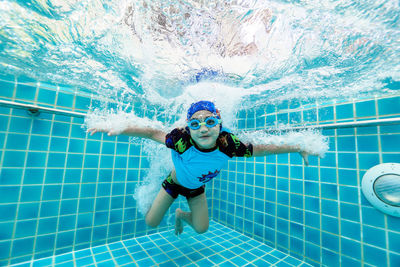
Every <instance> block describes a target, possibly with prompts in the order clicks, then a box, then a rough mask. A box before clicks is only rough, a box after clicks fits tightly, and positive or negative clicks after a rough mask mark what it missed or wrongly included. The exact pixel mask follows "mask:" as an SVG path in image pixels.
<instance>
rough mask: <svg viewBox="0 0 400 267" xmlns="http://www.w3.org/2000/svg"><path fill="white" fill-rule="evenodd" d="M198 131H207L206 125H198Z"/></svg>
mask: <svg viewBox="0 0 400 267" xmlns="http://www.w3.org/2000/svg"><path fill="white" fill-rule="evenodd" d="M200 132H202V133H204V132H208V127H207V126H205V125H204V124H203V125H201V126H200Z"/></svg>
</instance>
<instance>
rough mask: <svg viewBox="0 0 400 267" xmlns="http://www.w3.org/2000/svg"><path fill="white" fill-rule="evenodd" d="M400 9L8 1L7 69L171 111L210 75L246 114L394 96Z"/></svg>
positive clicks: (374, 4) (378, 5) (3, 55)
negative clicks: (258, 108) (277, 106)
mask: <svg viewBox="0 0 400 267" xmlns="http://www.w3.org/2000/svg"><path fill="white" fill-rule="evenodd" d="M399 9H400V8H399V4H398V2H397V1H324V2H320V1H256V0H251V1H224V2H220V1H206V2H204V3H202V2H197V1H185V2H178V1H126V0H125V1H106V0H101V1H94V0H93V1H83V2H77V1H62V0H61V1H49V0H48V1H9V0H6V1H2V7H1V9H0V12H1V13H0V14H1V18H2V19H1V21H0V23H1V28H2V31H1V35H0V36H1V38H0V42H1V43H0V45H1V48H2V49H1V51H0V62H2V64H1V66H0V68H1V70H2V72H5V73H8V74H12V75H28V76H30V77H34V78H36V79H37V80H41V81H43V82H53V83H57V84H62V85H64V87H65V88H66V89H67V88H69V89H71V88H75V87H76V88H77V90H78V91H80V92H90V93H91V92H94V93H95V94H98V95H102V96H105V97H107V98H112V99H113V100H117V102H118V103H120V104H121V103H125V104H127V103H131V104H132V103H135V104H136V105H143V106H146V107H153V106H156V107H159V106H160V105H161V106H162V107H163V108H166V109H169V108H174V109H176V106H183V105H184V104H185V103H186V102H187V101H188V98H189V99H190V97H188V96H187V95H188V94H190V92H189V91H190V88H188V87H187V86H188V85H190V84H193V81H199V80H203V81H204V80H207V79H208V80H212V81H217V82H219V83H221V82H222V83H223V84H226V85H229V86H233V87H238V88H240V91H241V95H238V96H236V98H239V99H241V101H240V102H241V105H242V106H243V107H245V108H246V107H251V106H254V105H263V104H266V103H276V102H277V101H283V100H291V99H297V100H299V99H301V100H305V101H307V100H309V99H320V98H325V99H326V98H328V99H329V98H337V97H340V98H343V97H345V98H346V97H357V96H360V95H365V94H367V95H373V94H385V93H390V92H393V90H397V89H398V87H399V82H400V79H399V71H400V70H399V66H398V57H399V53H400V51H399V47H400V46H399V39H400V38H399V35H400V33H399V28H398V24H399V13H400V12H399V11H400V10H399ZM228 91H229V90H228ZM232 91H234V90H233V89H232ZM210 94H211V95H206V96H205V97H213V93H210ZM234 94H237V93H234ZM180 96H186V97H180Z"/></svg>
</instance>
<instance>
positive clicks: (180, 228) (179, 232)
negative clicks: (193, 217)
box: [175, 208, 183, 236]
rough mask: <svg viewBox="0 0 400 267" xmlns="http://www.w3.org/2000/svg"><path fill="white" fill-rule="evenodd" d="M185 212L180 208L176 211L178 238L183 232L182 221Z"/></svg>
mask: <svg viewBox="0 0 400 267" xmlns="http://www.w3.org/2000/svg"><path fill="white" fill-rule="evenodd" d="M182 213H183V211H182V210H181V209H180V208H177V209H176V210H175V235H176V236H178V235H180V234H182V232H183V222H182V219H181V215H182Z"/></svg>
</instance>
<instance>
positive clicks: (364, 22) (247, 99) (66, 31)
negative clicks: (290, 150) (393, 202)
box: [0, 0, 400, 266]
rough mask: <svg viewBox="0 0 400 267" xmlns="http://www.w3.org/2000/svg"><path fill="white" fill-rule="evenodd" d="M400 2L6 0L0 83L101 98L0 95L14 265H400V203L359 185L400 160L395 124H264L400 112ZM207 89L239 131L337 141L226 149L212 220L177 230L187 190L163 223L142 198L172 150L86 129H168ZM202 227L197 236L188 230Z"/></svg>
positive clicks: (16, 89) (8, 241)
mask: <svg viewBox="0 0 400 267" xmlns="http://www.w3.org/2000/svg"><path fill="white" fill-rule="evenodd" d="M399 9H400V8H399V4H398V2H397V1H359V2H356V1H324V2H322V3H321V2H320V1H224V2H223V4H222V2H220V1H207V4H204V3H198V2H196V1H186V2H176V1H170V2H166V1H140V2H138V1H104V0H103V1H101V0H100V1H9V0H4V1H2V2H1V4H0V48H1V49H0V92H1V93H0V100H8V101H16V102H23V103H29V104H36V105H40V106H46V107H54V108H57V109H62V110H67V111H68V110H72V111H78V112H82V113H85V114H86V113H87V114H88V115H87V116H86V120H85V119H84V118H82V117H70V116H62V115H54V114H47V113H43V112H42V113H40V114H39V115H38V116H37V117H32V116H31V115H29V114H28V113H27V112H26V111H25V110H19V109H13V108H9V107H4V106H0V166H1V172H0V196H1V198H0V214H1V215H0V266H7V265H10V264H17V263H21V262H28V263H24V265H25V266H31V265H32V266H43V265H44V266H48V265H51V264H60V266H61V265H63V266H69V265H71V266H73V264H74V263H76V264H77V265H78V266H93V265H94V266H109V265H107V264H111V266H112V264H114V265H126V266H131V265H132V266H136V264H138V265H139V266H149V264H150V265H157V264H160V265H161V264H166V265H168V264H170V265H174V264H175V265H178V266H180V265H185V266H186V265H187V266H193V265H194V266H203V265H204V264H215V265H224V264H225V265H226V266H231V265H232V264H233V265H235V264H236V265H237V266H243V264H250V266H252V264H253V265H255V266H264V265H263V264H265V263H264V261H265V262H267V263H269V264H272V265H273V264H276V265H277V266H281V265H282V266H300V265H301V264H311V265H313V266H349V265H351V266H398V265H399V264H400V254H399V251H398V247H399V246H400V245H399V244H400V229H399V225H400V222H399V218H397V217H393V216H389V215H386V214H383V213H381V212H380V211H378V210H376V209H374V208H373V207H372V206H371V205H370V204H369V202H368V201H367V200H366V199H365V198H364V196H363V195H362V192H361V188H360V185H361V181H362V178H363V175H364V173H365V172H366V171H367V170H368V169H369V168H371V167H373V166H375V165H377V164H379V163H388V162H395V163H399V162H400V157H399V155H400V147H399V145H398V144H399V143H400V142H399V140H400V129H399V127H398V126H397V125H392V126H373V127H365V128H349V129H333V130H323V131H319V132H317V135H316V136H317V137H316V138H314V137H313V135H310V134H308V135H305V136H301V135H300V136H296V134H297V133H291V134H292V135H291V136H290V133H289V136H284V135H282V136H278V137H273V136H269V135H266V133H267V131H265V130H270V129H274V130H275V129H277V128H278V129H288V128H289V129H290V128H291V127H293V126H300V125H304V124H311V125H312V124H329V123H341V122H348V121H352V122H357V121H363V120H373V119H382V118H393V117H396V118H397V117H399V116H400V109H399V108H400V96H399V93H398V89H399V81H400V80H399V66H398V58H399V47H400V46H399V40H400V38H399V28H398V24H399V14H400V13H399ZM199 98H202V99H204V98H206V99H211V100H214V101H215V102H216V103H217V106H218V107H219V108H220V109H221V113H222V116H223V119H224V125H226V126H229V127H230V128H231V129H232V130H233V131H235V132H238V133H240V134H241V136H242V137H243V138H248V139H249V140H253V141H257V139H258V141H260V140H261V141H268V142H299V140H301V141H302V143H301V144H303V145H305V146H307V147H308V148H310V147H311V148H312V149H316V150H317V151H318V152H320V153H321V155H322V154H324V157H323V158H318V157H312V158H310V166H308V167H307V166H305V165H304V164H303V162H302V161H301V158H300V156H299V155H297V154H289V155H286V154H284V155H278V156H268V157H263V158H251V159H233V160H231V161H229V164H228V166H227V168H226V169H225V170H224V171H222V172H221V174H220V177H218V179H216V180H215V181H214V182H213V183H212V184H210V185H209V186H208V187H207V191H206V193H207V198H208V206H209V214H210V218H211V221H212V228H211V229H210V232H209V233H207V234H206V235H204V236H202V235H200V236H193V233H191V232H189V233H188V235H186V236H183V237H182V238H181V239H172V236H171V232H170V231H171V229H172V228H171V227H172V223H173V221H174V220H173V218H174V217H173V213H174V212H173V211H174V210H175V208H177V207H182V208H187V206H185V205H186V203H185V200H184V199H179V200H178V201H177V202H176V203H174V204H173V206H172V207H171V209H170V212H169V213H168V214H167V215H166V217H165V220H163V222H162V224H161V225H160V227H159V228H157V229H150V228H147V227H146V226H145V223H144V217H143V215H142V213H143V210H145V208H146V205H148V204H149V203H150V202H151V200H152V198H151V194H150V193H149V192H152V191H154V190H158V188H159V184H160V180H162V179H163V177H165V175H166V174H167V173H168V171H169V168H170V167H171V163H170V158H169V152H168V150H167V149H165V148H163V147H162V146H158V145H156V144H154V143H152V142H143V141H141V140H139V139H133V140H132V139H129V138H127V137H123V136H119V137H107V136H103V135H94V136H92V137H90V136H87V134H86V133H85V132H84V129H82V125H88V123H94V122H96V121H99V120H100V121H101V119H102V116H106V118H112V122H113V123H114V124H116V126H119V127H121V125H123V123H122V122H123V121H126V120H128V121H131V120H134V121H135V122H136V123H140V124H143V125H149V126H154V127H159V128H163V129H165V130H168V129H171V128H172V127H175V126H177V125H180V124H181V123H182V120H183V118H182V115H184V112H185V110H186V108H187V107H188V105H189V104H190V103H191V102H192V101H194V100H198V99H199ZM123 119H124V120H123ZM255 131H258V132H257V133H256V135H251V134H250V135H249V134H246V133H248V132H255ZM278 133H279V131H278ZM293 136H294V137H293ZM261 137H262V138H265V139H262V138H261ZM303 137H306V138H303ZM325 141H326V142H325ZM315 144H318V145H315ZM313 145H314V146H313ZM160 159H162V160H160ZM228 228H229V230H227V229H228ZM185 231H186V230H185ZM221 231H223V232H224V233H221ZM158 232H160V233H161V235H159V234H158ZM152 234H155V235H152ZM149 235H152V236H149ZM245 236H246V238H250V240H249V239H245ZM167 237H168V242H169V243H168V244H167V245H166V246H163V245H165V244H161V243H158V242H161V241H162V242H166V241H165V239H166V238H167ZM133 238H136V239H133ZM140 238H142V239H140ZM169 238H171V239H169ZM148 239H151V240H152V241H151V242H153V241H154V242H153V243H155V244H156V247H154V248H153V250H151V249H150V248H149V247H148V245H149V244H153V243H151V242H150V243H148V241H149V240H148ZM193 239H196V241H193ZM160 240H161V241H160ZM121 241H123V242H121ZM192 241H193V242H195V244H196V245H195V246H193V251H187V248H185V247H182V244H187V243H188V242H192ZM126 242H128V243H126ZM129 242H130V243H129ZM136 242H139V244H140V249H139V250H138V251H137V255H134V257H131V256H132V255H133V254H135V253H134V252H133V253H132V251H130V250H129V248H130V246H131V244H133V243H135V244H136ZM259 242H261V243H259ZM215 243H218V244H215ZM126 244H128V245H126ZM217 245H220V246H221V247H220V246H217ZM247 245H251V248H249V247H246V246H247ZM121 246H122V247H121ZM204 246H212V247H213V248H212V249H211V251H210V250H207V249H205V248H204ZM89 247H92V249H90V250H88V248H89ZM135 248H139V247H135ZM121 249H122V250H121ZM160 249H161V250H163V251H162V252H161V253H160V251H159V250H160ZM272 249H273V250H272ZM243 250H249V251H248V252H243ZM260 250H261V252H260ZM171 251H173V252H171ZM128 252H129V253H128ZM165 252H171V253H165ZM53 255H55V256H57V255H61V256H60V257H53ZM289 255H290V256H289ZM49 257H50V258H49ZM199 257H202V258H201V259H200V258H199ZM37 259H43V260H42V261H38V262H33V263H32V262H31V261H32V260H37ZM303 262H306V263H303ZM78 263H79V264H78Z"/></svg>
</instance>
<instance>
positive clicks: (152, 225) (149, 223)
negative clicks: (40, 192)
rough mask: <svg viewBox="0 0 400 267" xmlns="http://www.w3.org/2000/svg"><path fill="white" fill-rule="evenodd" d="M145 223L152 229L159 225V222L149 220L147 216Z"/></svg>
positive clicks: (149, 217)
mask: <svg viewBox="0 0 400 267" xmlns="http://www.w3.org/2000/svg"><path fill="white" fill-rule="evenodd" d="M145 222H146V225H147V226H150V227H153V228H155V227H157V226H158V225H159V224H160V222H159V221H157V220H154V219H153V218H151V216H147V215H146V218H145Z"/></svg>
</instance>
